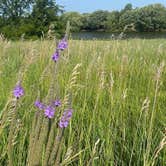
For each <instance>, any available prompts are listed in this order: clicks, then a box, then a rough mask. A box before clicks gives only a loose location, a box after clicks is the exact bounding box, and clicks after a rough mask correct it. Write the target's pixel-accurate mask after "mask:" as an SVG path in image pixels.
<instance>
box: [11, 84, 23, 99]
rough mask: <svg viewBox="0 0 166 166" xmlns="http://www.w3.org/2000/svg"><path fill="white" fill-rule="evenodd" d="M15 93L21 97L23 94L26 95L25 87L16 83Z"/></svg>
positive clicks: (17, 96)
mask: <svg viewBox="0 0 166 166" xmlns="http://www.w3.org/2000/svg"><path fill="white" fill-rule="evenodd" d="M13 95H14V96H15V97H16V98H17V99H19V98H20V97H21V96H23V95H24V89H23V88H22V86H21V85H20V84H18V85H16V86H15V88H14V90H13Z"/></svg>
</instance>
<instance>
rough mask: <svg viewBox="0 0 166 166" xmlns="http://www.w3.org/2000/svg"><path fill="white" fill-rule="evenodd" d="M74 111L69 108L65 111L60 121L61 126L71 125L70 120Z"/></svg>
mask: <svg viewBox="0 0 166 166" xmlns="http://www.w3.org/2000/svg"><path fill="white" fill-rule="evenodd" d="M72 113H73V110H72V109H68V110H66V111H65V112H64V113H63V115H62V117H61V119H60V122H59V127H60V128H66V127H67V126H68V125H69V121H70V119H71V117H72Z"/></svg>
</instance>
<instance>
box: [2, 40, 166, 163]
mask: <svg viewBox="0 0 166 166" xmlns="http://www.w3.org/2000/svg"><path fill="white" fill-rule="evenodd" d="M68 45H69V46H68V48H67V49H66V50H65V51H64V52H63V53H62V54H61V55H60V59H59V61H58V62H57V63H56V64H55V62H53V61H52V59H51V56H52V54H53V53H54V51H55V48H56V42H55V41H46V40H41V41H39V40H38V41H15V42H13V41H7V40H2V41H0V94H1V95H0V153H1V155H0V165H8V164H9V163H10V162H11V161H12V165H13V166H22V165H30V166H31V165H42V166H44V165H45V166H46V165H49V164H45V157H46V156H47V153H46V152H47V149H46V148H45V147H47V146H48V144H49V141H48V140H47V139H44V140H42V141H41V139H40V136H41V137H47V136H48V137H49V136H50V135H51V134H50V132H49V131H52V130H51V129H50V128H49V127H50V126H54V124H55V126H57V122H56V118H55V119H51V120H50V119H47V118H45V117H44V116H42V114H41V112H42V111H38V110H37V109H36V108H35V106H34V102H35V101H36V99H39V100H40V101H42V102H46V103H48V102H49V100H50V94H51V95H52V96H54V97H57V98H59V99H60V100H61V101H62V102H65V99H66V98H65V95H66V92H68V90H69V89H70V90H71V91H72V96H68V97H69V100H71V99H72V100H71V101H72V102H71V105H72V109H73V110H74V112H73V116H72V119H71V122H70V124H69V126H68V127H67V128H65V129H64V131H63V137H62V141H61V144H60V152H59V154H58V155H59V156H58V162H59V163H60V165H73V166H77V165H79V166H84V165H95V166H107V165H108V166H110V165H111V166H116V165H117V166H164V164H165V163H166V149H165V145H166V111H165V110H166V67H165V63H166V40H164V39H153V40H146V39H145V40H144V39H129V40H111V41H104V40H69V44H68ZM55 65H56V68H54V66H55ZM55 69H56V71H55ZM73 80H74V81H73ZM18 81H21V83H22V86H23V87H24V90H25V95H24V96H23V97H22V98H21V99H20V100H19V101H18V104H17V112H14V111H13V102H14V97H13V95H12V90H13V88H14V87H15V85H16V83H17V82H18ZM72 81H73V82H74V83H73V82H72ZM51 83H54V84H53V85H52V84H51ZM72 83H73V84H72ZM71 85H72V86H71ZM52 86H53V87H54V88H53V89H52ZM71 87H72V88H71ZM60 109H61V108H60ZM37 113H38V115H37ZM55 117H56V115H55ZM13 118H14V121H13ZM40 119H41V121H39V120H40ZM13 122H14V123H13ZM54 122H55V123H54ZM39 123H40V125H41V128H40V131H38V133H35V130H34V128H35V124H36V126H37V125H38V124H39ZM12 127H13V128H14V132H13V134H12V135H11V136H10V138H9V135H10V134H9V131H11V128H12ZM54 132H55V134H54V135H56V133H58V132H59V129H58V127H55V130H54ZM35 134H39V135H40V136H39V138H38V140H37V141H36V143H37V145H38V146H36V147H37V148H36V149H35V150H34V151H33V150H32V149H31V148H32V147H31V140H33V139H32V138H31V137H32V135H35ZM46 135H47V136H46ZM54 139H55V137H54V138H53V141H54ZM10 141H11V142H12V143H11V146H9V142H10ZM40 141H41V142H40ZM34 146H35V145H34ZM30 152H31V153H34V154H33V155H34V156H33V155H32V156H30ZM11 154H12V157H11ZM29 156H30V157H29ZM29 160H33V161H29ZM34 163H35V164H34Z"/></svg>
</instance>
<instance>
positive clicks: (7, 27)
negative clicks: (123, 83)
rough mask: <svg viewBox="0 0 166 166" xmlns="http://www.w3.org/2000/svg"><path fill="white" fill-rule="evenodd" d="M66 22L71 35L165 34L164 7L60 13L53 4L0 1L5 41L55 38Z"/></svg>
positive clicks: (0, 24) (45, 0) (33, 0)
mask: <svg viewBox="0 0 166 166" xmlns="http://www.w3.org/2000/svg"><path fill="white" fill-rule="evenodd" d="M68 21H70V25H71V31H72V32H79V31H111V32H124V31H137V32H155V31H166V7H165V6H164V5H162V4H153V5H148V6H145V7H141V8H133V6H132V4H130V3H129V4H126V6H125V7H124V9H122V10H121V11H104V10H98V11H94V12H92V13H83V14H80V13H78V12H64V11H63V7H61V6H59V5H58V4H57V3H56V1H55V0H24V1H22V0H0V33H3V34H4V35H5V36H6V37H8V38H13V39H17V38H20V37H21V36H22V34H24V35H25V37H26V38H38V37H41V36H42V35H43V34H47V33H48V31H49V32H50V30H53V31H54V33H55V34H56V35H57V36H59V35H60V34H61V33H62V31H63V30H64V29H65V26H66V23H67V22H68Z"/></svg>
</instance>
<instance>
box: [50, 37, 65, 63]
mask: <svg viewBox="0 0 166 166" xmlns="http://www.w3.org/2000/svg"><path fill="white" fill-rule="evenodd" d="M67 46H68V43H67V39H66V37H64V38H63V39H62V40H61V41H60V42H59V43H58V46H57V48H56V51H55V52H54V54H53V55H52V60H53V61H54V62H57V61H58V59H59V57H60V51H64V50H65V49H66V48H67Z"/></svg>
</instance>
